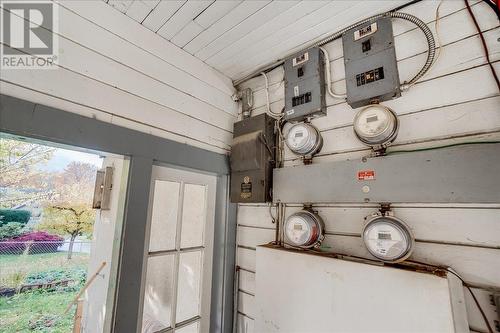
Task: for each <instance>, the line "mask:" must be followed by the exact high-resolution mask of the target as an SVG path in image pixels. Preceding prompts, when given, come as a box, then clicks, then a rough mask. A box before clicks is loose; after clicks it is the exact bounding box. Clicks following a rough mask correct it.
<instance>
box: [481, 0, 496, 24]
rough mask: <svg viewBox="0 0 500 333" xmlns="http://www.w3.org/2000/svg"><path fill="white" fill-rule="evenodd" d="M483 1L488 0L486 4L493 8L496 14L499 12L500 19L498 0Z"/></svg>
mask: <svg viewBox="0 0 500 333" xmlns="http://www.w3.org/2000/svg"><path fill="white" fill-rule="evenodd" d="M483 1H484V2H486V4H487V5H488V6H490V7H491V9H493V11H494V12H495V14H497V17H498V19H499V20H500V9H499V8H498V6H499V2H498V0H497V1H496V2H495V1H489V0H483Z"/></svg>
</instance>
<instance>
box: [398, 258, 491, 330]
mask: <svg viewBox="0 0 500 333" xmlns="http://www.w3.org/2000/svg"><path fill="white" fill-rule="evenodd" d="M408 262H413V263H416V264H419V265H423V266H430V267H434V268H436V269H437V270H439V271H445V272H448V273H451V274H453V275H455V276H456V277H457V278H458V279H459V280H460V281H462V284H463V285H464V287H465V288H467V290H468V291H469V293H470V294H471V296H472V299H473V300H474V303H476V306H477V308H478V310H479V312H480V313H481V316H482V317H483V320H484V323H485V324H486V327H487V328H488V332H489V333H493V328H492V327H491V325H490V322H489V320H488V317H487V316H486V314H485V313H484V310H483V308H482V306H481V304H479V301H478V300H477V298H476V295H475V294H474V292H473V291H472V288H471V287H470V285H469V283H467V282H466V281H465V280H464V279H463V278H462V277H461V276H460V275H459V274H458V273H456V272H455V271H454V270H453V269H450V268H449V267H442V266H437V265H432V264H428V263H424V262H420V261H416V260H408Z"/></svg>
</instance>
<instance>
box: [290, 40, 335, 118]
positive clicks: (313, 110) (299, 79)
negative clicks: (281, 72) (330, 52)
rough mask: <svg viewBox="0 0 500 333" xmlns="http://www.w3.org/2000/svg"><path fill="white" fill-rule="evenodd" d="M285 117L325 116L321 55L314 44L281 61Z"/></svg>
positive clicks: (323, 73)
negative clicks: (282, 63)
mask: <svg viewBox="0 0 500 333" xmlns="http://www.w3.org/2000/svg"><path fill="white" fill-rule="evenodd" d="M284 68H285V120H302V119H305V118H307V117H319V116H325V115H326V102H325V71H324V63H323V54H322V53H321V51H320V49H319V48H317V47H314V48H311V49H309V50H307V51H303V52H301V53H299V54H296V55H294V56H293V57H291V58H289V59H287V60H285V65H284Z"/></svg>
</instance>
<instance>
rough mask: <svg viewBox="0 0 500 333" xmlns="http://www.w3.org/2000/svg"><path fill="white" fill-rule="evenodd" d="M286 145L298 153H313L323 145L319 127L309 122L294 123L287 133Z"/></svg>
mask: <svg viewBox="0 0 500 333" xmlns="http://www.w3.org/2000/svg"><path fill="white" fill-rule="evenodd" d="M286 145H287V146H288V148H290V150H291V151H292V152H293V153H294V154H297V155H313V154H315V153H317V152H318V151H319V150H320V149H321V146H322V145H323V139H322V138H321V134H320V133H319V131H318V129H317V128H316V127H314V126H313V125H311V124H308V123H298V124H295V125H293V126H292V127H291V128H290V129H289V130H288V133H287V135H286Z"/></svg>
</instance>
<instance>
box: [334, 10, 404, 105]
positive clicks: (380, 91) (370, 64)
mask: <svg viewBox="0 0 500 333" xmlns="http://www.w3.org/2000/svg"><path fill="white" fill-rule="evenodd" d="M342 44H343V48H344V65H345V75H346V85H347V103H348V104H349V105H350V106H351V107H353V108H358V107H360V106H364V105H368V104H370V103H371V102H372V101H373V100H377V101H379V102H382V101H386V100H390V99H393V98H396V97H400V96H401V91H400V84H399V73H398V66H397V61H396V51H395V49H394V36H393V33H392V22H391V19H390V18H381V19H378V20H377V21H374V22H368V23H366V24H365V25H363V26H361V27H357V28H354V29H351V30H348V31H347V32H345V33H344V34H343V35H342Z"/></svg>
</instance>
